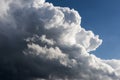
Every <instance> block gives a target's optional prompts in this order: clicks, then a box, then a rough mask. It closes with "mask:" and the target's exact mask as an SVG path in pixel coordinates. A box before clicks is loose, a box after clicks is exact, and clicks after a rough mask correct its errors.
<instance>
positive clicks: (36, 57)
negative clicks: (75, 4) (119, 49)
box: [0, 0, 120, 80]
mask: <svg viewBox="0 0 120 80" xmlns="http://www.w3.org/2000/svg"><path fill="white" fill-rule="evenodd" d="M0 4H2V5H3V6H2V7H3V8H4V9H5V10H3V9H1V10H0V12H4V11H6V10H7V11H6V17H2V18H1V17H0V24H1V25H0V29H1V30H0V37H1V40H0V44H1V45H0V48H1V50H0V52H2V53H4V54H5V53H6V55H7V56H8V57H11V56H12V58H10V59H11V60H12V59H15V60H12V61H11V66H12V67H15V69H13V68H11V67H10V68H9V69H10V70H11V72H12V71H13V72H14V70H16V72H17V71H18V70H19V68H20V69H23V70H22V71H21V73H24V74H23V75H22V74H21V76H22V77H23V78H26V77H27V79H28V80H29V79H31V78H32V79H34V78H35V79H37V80H39V79H40V80H41V79H53V80H56V79H62V80H65V79H68V80H69V79H70V80H76V79H77V80H120V68H119V65H120V64H119V62H120V61H119V60H102V59H100V58H98V57H96V56H95V55H93V54H89V53H90V51H93V50H96V48H97V47H99V46H100V45H101V43H102V40H101V39H99V36H98V35H95V34H94V33H93V32H92V31H86V30H85V29H84V28H82V27H81V26H80V23H81V17H80V15H79V14H78V12H77V11H75V10H74V9H72V10H71V9H69V8H66V7H58V6H57V7H55V6H54V5H53V4H52V3H48V2H45V0H27V1H25V0H22V1H19V0H15V1H14V0H11V2H9V3H8V4H5V2H2V3H0ZM6 6H7V8H6ZM3 15H4V14H0V16H3ZM8 17H9V19H8ZM6 20H7V21H6ZM6 43H7V44H6ZM3 45H5V46H7V47H4V46H3ZM11 47H12V48H11ZM3 48H5V49H8V50H9V49H10V51H11V52H12V54H11V55H10V54H8V53H9V51H8V52H6V51H4V49H3ZM22 52H23V53H24V54H23V53H22ZM18 53H19V55H16V54H18ZM25 54H26V55H25ZM23 55H24V56H23ZM1 56H3V54H1ZM15 57H17V58H19V57H20V60H18V59H16V58H15ZM5 59H6V60H8V61H9V58H5ZM22 59H23V60H22ZM3 60H4V59H3ZM17 60H18V61H19V63H18V65H20V64H23V63H25V64H24V66H27V65H30V66H27V68H28V69H29V70H27V71H26V67H24V66H23V67H22V68H21V66H19V67H16V65H15V63H16V62H15V61H17ZM26 62H28V63H26ZM0 63H4V62H0ZM14 65H15V66H14ZM1 69H2V68H1V67H0V70H1ZM6 69H7V68H6V67H5V68H4V70H6ZM24 70H25V72H24ZM3 73H4V72H3ZM17 73H18V74H20V73H19V72H17ZM3 75H4V74H3ZM5 75H6V74H5ZM28 75H30V76H28ZM13 76H16V75H13ZM21 80H22V79H21Z"/></svg>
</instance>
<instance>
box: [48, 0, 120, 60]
mask: <svg viewBox="0 0 120 80" xmlns="http://www.w3.org/2000/svg"><path fill="white" fill-rule="evenodd" d="M46 1H48V2H52V3H53V4H54V5H57V6H64V7H70V8H74V9H75V10H77V11H78V12H79V14H80V16H81V17H82V22H81V26H82V27H84V28H85V29H86V30H92V31H93V32H94V33H95V34H97V35H99V36H100V38H101V39H102V40H103V43H102V45H101V46H100V47H99V48H97V50H96V51H93V52H92V53H94V54H95V55H96V56H98V57H100V58H103V59H120V31H119V30H120V22H119V21H120V5H119V4H120V0H46Z"/></svg>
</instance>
